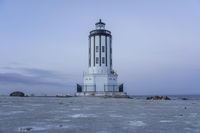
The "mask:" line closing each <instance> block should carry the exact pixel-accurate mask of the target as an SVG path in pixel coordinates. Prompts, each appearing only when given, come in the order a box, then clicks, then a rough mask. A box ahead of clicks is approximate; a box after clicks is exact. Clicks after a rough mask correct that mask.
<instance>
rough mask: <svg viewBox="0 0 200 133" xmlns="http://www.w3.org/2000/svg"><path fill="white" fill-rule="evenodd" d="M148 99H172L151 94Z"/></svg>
mask: <svg viewBox="0 0 200 133" xmlns="http://www.w3.org/2000/svg"><path fill="white" fill-rule="evenodd" d="M146 100H171V99H170V98H169V97H168V96H150V97H147V98H146Z"/></svg>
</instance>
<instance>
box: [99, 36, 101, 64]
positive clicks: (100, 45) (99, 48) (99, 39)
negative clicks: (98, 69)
mask: <svg viewBox="0 0 200 133" xmlns="http://www.w3.org/2000/svg"><path fill="white" fill-rule="evenodd" d="M99 65H100V66H101V35H100V36H99Z"/></svg>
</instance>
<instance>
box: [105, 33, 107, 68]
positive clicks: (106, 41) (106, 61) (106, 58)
mask: <svg viewBox="0 0 200 133" xmlns="http://www.w3.org/2000/svg"><path fill="white" fill-rule="evenodd" d="M105 41H106V42H105V43H106V44H105V45H106V50H105V51H106V66H107V36H105Z"/></svg>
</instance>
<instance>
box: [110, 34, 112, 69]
mask: <svg viewBox="0 0 200 133" xmlns="http://www.w3.org/2000/svg"><path fill="white" fill-rule="evenodd" d="M110 67H111V68H112V37H110Z"/></svg>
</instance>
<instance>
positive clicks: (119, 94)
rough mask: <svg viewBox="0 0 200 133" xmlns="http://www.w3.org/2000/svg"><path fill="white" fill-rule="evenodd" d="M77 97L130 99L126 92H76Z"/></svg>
mask: <svg viewBox="0 0 200 133" xmlns="http://www.w3.org/2000/svg"><path fill="white" fill-rule="evenodd" d="M75 95H76V96H97V97H114V98H128V95H127V94H126V93H124V92H76V94H75Z"/></svg>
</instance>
